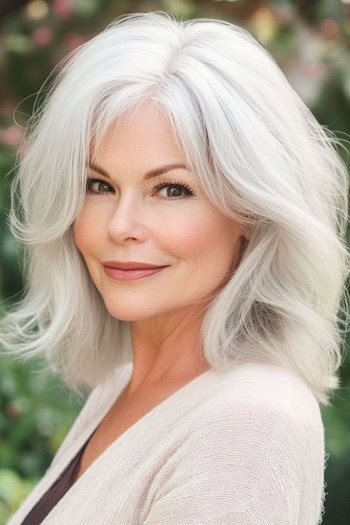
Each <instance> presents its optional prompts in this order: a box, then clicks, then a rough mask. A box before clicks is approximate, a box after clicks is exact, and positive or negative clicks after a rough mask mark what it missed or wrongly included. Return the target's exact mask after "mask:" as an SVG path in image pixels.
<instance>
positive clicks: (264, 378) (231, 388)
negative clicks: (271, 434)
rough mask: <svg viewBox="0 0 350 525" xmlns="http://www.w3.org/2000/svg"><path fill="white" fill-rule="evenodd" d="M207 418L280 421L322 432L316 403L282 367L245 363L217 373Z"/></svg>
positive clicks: (297, 378) (299, 379)
mask: <svg viewBox="0 0 350 525" xmlns="http://www.w3.org/2000/svg"><path fill="white" fill-rule="evenodd" d="M205 412H206V414H207V417H208V418H209V419H210V417H212V416H213V413H215V414H216V417H222V418H225V417H229V416H232V417H235V418H236V419H237V418H241V419H242V420H246V419H250V421H251V425H254V422H255V423H256V424H258V422H259V421H260V422H261V421H262V420H264V419H266V420H271V421H273V420H276V419H280V420H281V421H283V420H288V421H293V422H294V423H295V424H297V425H308V426H309V427H313V428H314V429H316V431H317V432H318V433H323V423H322V418H321V411H320V407H319V404H318V402H317V400H316V398H315V396H314V394H313V392H312V391H311V389H310V387H309V386H308V385H307V384H306V383H305V382H304V380H303V379H302V377H301V376H300V375H298V374H297V373H296V372H294V371H292V370H290V369H288V368H287V367H284V366H281V365H275V364H270V363H262V362H246V363H241V364H239V365H237V366H236V367H234V368H233V369H232V370H230V371H227V372H224V373H221V374H219V378H218V380H217V386H216V387H215V389H214V392H213V395H212V396H211V398H210V399H209V400H208V402H207V403H206V407H205Z"/></svg>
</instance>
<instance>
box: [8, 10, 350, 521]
mask: <svg viewBox="0 0 350 525" xmlns="http://www.w3.org/2000/svg"><path fill="white" fill-rule="evenodd" d="M154 10H162V11H167V12H170V13H173V14H175V15H176V16H178V17H181V18H183V19H187V18H200V17H202V18H203V17H206V18H220V19H225V20H228V21H231V22H233V23H237V24H239V25H242V26H244V27H246V28H247V29H248V30H249V31H251V32H252V33H253V34H254V36H255V37H256V38H257V39H258V40H259V41H260V43H261V44H262V45H264V46H265V47H266V48H267V49H269V51H270V52H271V53H272V55H273V56H274V58H275V60H276V61H277V62H278V64H279V65H280V67H281V68H282V70H283V71H284V73H285V75H286V76H287V78H288V79H289V81H290V83H291V85H292V86H293V87H294V89H295V90H296V91H297V93H298V94H299V95H300V96H301V98H302V99H303V100H304V102H305V103H306V104H307V105H308V107H309V108H310V109H311V111H312V112H313V113H314V115H315V116H316V118H317V119H318V120H319V122H320V123H321V124H323V125H325V126H327V127H329V128H330V129H331V130H332V131H333V132H334V133H335V134H336V135H337V136H338V137H339V138H340V139H341V140H343V142H344V145H345V146H346V147H347V148H348V152H350V142H346V141H348V140H349V139H350V136H349V135H347V134H349V133H350V0H299V1H291V0H271V1H268V0H262V1H251V0H231V1H229V0H204V1H195V0H168V1H166V0H163V1H162V0H159V1H146V0H145V1H132V0H52V1H46V0H0V79H1V81H0V315H1V314H2V312H3V311H4V309H5V306H6V305H5V302H6V304H11V302H12V301H14V300H16V299H18V298H20V296H21V293H22V290H23V286H24V276H23V275H22V271H21V260H22V256H23V247H21V246H19V245H17V244H16V242H15V240H14V239H13V237H12V236H11V234H10V232H9V229H8V224H7V211H8V207H9V202H10V199H9V197H10V195H9V186H10V183H11V179H12V176H13V171H14V167H15V163H16V161H17V159H18V155H19V144H20V141H21V136H22V133H23V127H24V125H25V123H26V121H27V119H28V118H29V116H30V115H31V113H32V111H33V105H34V101H35V97H36V95H37V93H38V91H39V89H40V87H41V86H42V84H43V83H44V81H45V80H46V79H47V77H48V76H49V74H50V73H51V72H52V70H53V69H54V67H55V66H56V65H57V64H58V62H59V61H60V60H61V59H62V58H63V57H64V56H65V55H67V53H69V52H70V51H72V50H73V49H75V48H76V47H78V46H79V45H81V44H82V43H84V42H85V41H86V40H88V39H90V38H91V37H93V36H94V35H95V34H96V33H98V32H99V31H101V30H102V29H103V28H104V27H105V26H106V25H107V24H109V23H110V22H111V21H112V20H113V19H114V18H116V17H117V16H118V15H121V14H124V13H130V12H145V11H154ZM339 153H340V155H341V156H342V158H343V159H344V161H345V162H346V164H347V166H348V168H349V170H350V166H349V162H350V161H349V154H347V153H346V149H345V148H339ZM348 347H349V342H348V341H347V340H346V342H345V345H344V360H343V365H342V367H341V369H340V377H341V386H340V388H339V389H338V390H337V391H335V393H334V395H333V398H332V406H330V407H322V408H321V410H322V416H323V421H324V425H325V430H326V435H325V437H326V449H327V453H328V454H329V456H328V461H327V468H326V505H325V506H326V509H325V515H324V520H323V523H324V524H326V525H331V524H332V525H343V524H344V525H345V524H346V525H348V524H349V523H350V403H349V400H350V357H349V351H348ZM1 351H2V349H1V348H0V352H1ZM42 366H43V363H42V362H37V361H36V362H18V361H15V360H14V359H13V358H12V359H9V358H8V357H7V356H6V355H4V354H1V355H0V525H3V524H5V523H6V522H7V520H8V518H9V516H10V515H11V514H12V513H13V512H14V511H15V510H16V508H17V507H18V505H19V504H20V501H21V500H22V499H23V498H24V497H25V496H26V494H27V493H28V492H29V491H30V490H31V488H32V487H33V486H34V485H35V484H36V483H37V481H38V480H39V479H40V478H41V476H42V475H43V473H44V472H45V470H46V469H47V468H48V466H49V464H50V462H51V460H52V457H53V455H54V454H55V452H56V450H57V449H58V447H59V445H60V443H61V442H62V440H63V438H64V436H65V435H66V433H67V432H68V430H69V428H70V426H71V424H72V423H73V421H74V419H75V417H76V415H77V414H78V412H79V410H80V409H81V406H82V404H83V401H82V400H78V399H75V398H73V397H72V396H71V395H70V394H69V393H68V392H67V391H66V390H65V388H64V386H63V385H62V383H61V382H60V380H59V379H58V378H56V377H54V376H52V375H50V374H49V373H45V372H43V370H42Z"/></svg>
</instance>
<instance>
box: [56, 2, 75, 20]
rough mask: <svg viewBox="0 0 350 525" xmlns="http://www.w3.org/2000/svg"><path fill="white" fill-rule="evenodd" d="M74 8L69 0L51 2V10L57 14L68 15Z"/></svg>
mask: <svg viewBox="0 0 350 525" xmlns="http://www.w3.org/2000/svg"><path fill="white" fill-rule="evenodd" d="M73 11H74V9H73V6H72V4H71V2H70V1H69V0H54V1H53V4H52V12H53V14H54V15H57V16H69V15H71V14H72V13H73Z"/></svg>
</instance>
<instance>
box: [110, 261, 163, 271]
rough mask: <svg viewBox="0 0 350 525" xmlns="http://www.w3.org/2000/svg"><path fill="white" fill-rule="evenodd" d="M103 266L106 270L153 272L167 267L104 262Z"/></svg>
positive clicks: (137, 263) (141, 263)
mask: <svg viewBox="0 0 350 525" xmlns="http://www.w3.org/2000/svg"><path fill="white" fill-rule="evenodd" d="M103 266H105V267H106V268H117V269H118V270H151V269H154V268H164V267H165V265H159V264H151V263H146V262H137V261H127V262H122V261H104V262H103Z"/></svg>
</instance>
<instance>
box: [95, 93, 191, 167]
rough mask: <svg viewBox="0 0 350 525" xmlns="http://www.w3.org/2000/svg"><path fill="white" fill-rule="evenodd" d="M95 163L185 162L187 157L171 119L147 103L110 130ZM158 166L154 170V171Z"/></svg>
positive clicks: (107, 131) (116, 122) (119, 118)
mask: <svg viewBox="0 0 350 525" xmlns="http://www.w3.org/2000/svg"><path fill="white" fill-rule="evenodd" d="M90 157H91V160H94V161H98V159H100V160H101V159H102V158H104V159H105V160H107V161H108V159H111V158H114V159H115V158H117V157H118V159H119V162H122V163H124V162H130V160H137V159H138V160H144V161H145V162H147V161H148V160H149V161H150V162H153V158H154V161H157V162H159V161H166V162H169V161H170V162H180V161H181V162H182V161H184V153H183V151H182V149H181V147H180V145H179V143H178V141H177V139H176V136H175V134H174V131H173V129H172V126H171V122H170V120H169V117H168V116H167V115H166V113H165V112H164V111H162V110H161V109H159V108H158V107H157V106H156V105H155V104H154V103H150V102H147V103H143V104H142V105H141V106H139V107H138V108H137V109H136V110H132V111H129V112H127V113H124V114H122V115H120V116H119V117H118V118H117V119H115V120H114V121H113V122H112V123H111V124H110V125H109V126H108V128H107V130H106V132H105V134H104V135H103V137H102V140H101V142H100V147H99V151H98V152H96V151H95V148H94V144H93V145H92V147H91V155H90ZM152 167H154V166H150V168H152Z"/></svg>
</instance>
